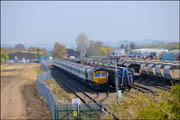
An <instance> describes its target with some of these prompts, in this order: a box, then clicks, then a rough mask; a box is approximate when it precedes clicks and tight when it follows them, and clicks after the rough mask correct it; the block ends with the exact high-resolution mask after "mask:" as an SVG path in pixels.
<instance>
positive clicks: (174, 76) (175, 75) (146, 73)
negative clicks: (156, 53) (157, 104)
mask: <svg viewBox="0 0 180 120" xmlns="http://www.w3.org/2000/svg"><path fill="white" fill-rule="evenodd" d="M81 61H82V62H83V63H86V64H96V65H97V64H98V65H113V64H115V60H114V59H97V60H95V59H84V60H81ZM116 61H117V65H118V66H120V67H125V68H128V69H129V70H132V71H133V73H134V75H133V76H134V80H136V79H139V78H148V79H149V78H150V79H158V80H164V81H173V82H180V65H179V62H178V61H157V60H156V61H153V60H151V61H144V60H120V59H119V58H118V60H116Z"/></svg>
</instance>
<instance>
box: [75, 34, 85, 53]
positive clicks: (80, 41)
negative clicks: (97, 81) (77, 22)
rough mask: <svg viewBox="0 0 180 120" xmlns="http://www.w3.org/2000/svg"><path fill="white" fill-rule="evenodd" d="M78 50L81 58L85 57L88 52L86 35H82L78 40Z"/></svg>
mask: <svg viewBox="0 0 180 120" xmlns="http://www.w3.org/2000/svg"><path fill="white" fill-rule="evenodd" d="M76 43H77V50H78V51H80V55H81V56H85V54H86V52H87V50H88V37H87V35H86V34H85V33H80V35H78V36H77V38H76Z"/></svg>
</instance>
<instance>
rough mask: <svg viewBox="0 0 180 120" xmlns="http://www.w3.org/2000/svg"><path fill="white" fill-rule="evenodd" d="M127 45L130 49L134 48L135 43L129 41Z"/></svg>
mask: <svg viewBox="0 0 180 120" xmlns="http://www.w3.org/2000/svg"><path fill="white" fill-rule="evenodd" d="M129 47H130V49H131V50H132V49H135V43H134V42H131V43H130V46H129Z"/></svg>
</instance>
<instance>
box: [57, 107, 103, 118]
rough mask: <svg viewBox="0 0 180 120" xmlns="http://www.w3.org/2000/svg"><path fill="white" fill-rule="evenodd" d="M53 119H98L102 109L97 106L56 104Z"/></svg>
mask: <svg viewBox="0 0 180 120" xmlns="http://www.w3.org/2000/svg"><path fill="white" fill-rule="evenodd" d="M55 109H56V110H55V111H56V113H55V119H57V120H58V119H61V120H62V119H65V120H67V119H100V117H101V115H102V107H100V106H99V105H97V104H79V105H78V104H58V105H56V106H55Z"/></svg>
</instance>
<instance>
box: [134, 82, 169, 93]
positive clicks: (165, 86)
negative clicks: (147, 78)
mask: <svg viewBox="0 0 180 120" xmlns="http://www.w3.org/2000/svg"><path fill="white" fill-rule="evenodd" d="M134 83H138V84H139V83H140V84H144V85H145V86H150V87H152V88H157V89H160V90H165V91H170V90H171V87H170V86H171V85H167V84H162V83H159V84H158V83H157V82H156V83H154V84H153V83H150V82H144V81H138V80H136V81H134Z"/></svg>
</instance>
